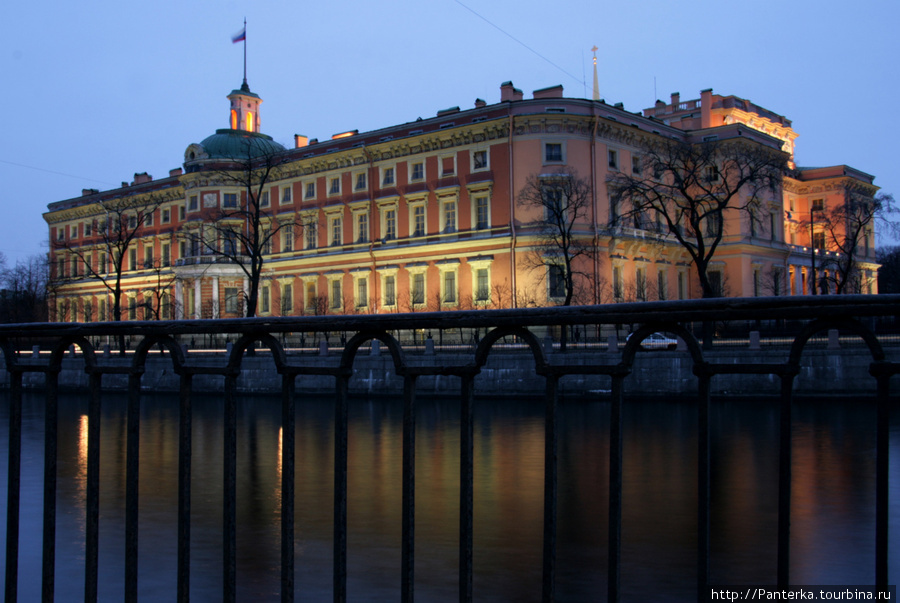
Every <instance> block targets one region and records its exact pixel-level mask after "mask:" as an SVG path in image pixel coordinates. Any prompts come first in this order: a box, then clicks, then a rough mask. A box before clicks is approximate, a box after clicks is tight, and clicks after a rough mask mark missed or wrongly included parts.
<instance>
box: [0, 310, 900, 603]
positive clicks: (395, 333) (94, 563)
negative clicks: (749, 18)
mask: <svg viewBox="0 0 900 603" xmlns="http://www.w3.org/2000/svg"><path fill="white" fill-rule="evenodd" d="M898 314H900V296H887V295H885V296H842V297H837V296H818V297H792V298H765V299H719V300H698V301H690V302H686V301H675V302H650V303H638V304H616V305H610V306H581V307H568V308H531V309H522V310H497V311H471V312H442V313H416V314H390V315H388V314H386V315H368V316H367V315H356V316H314V317H297V318H256V319H227V320H203V321H166V322H123V323H94V324H30V325H6V326H2V327H0V350H2V352H3V355H4V359H5V362H6V369H7V371H8V373H9V375H10V390H11V391H10V410H9V468H8V481H7V484H6V485H7V497H8V503H7V519H6V521H7V532H6V534H7V541H6V583H5V595H6V600H7V601H15V600H16V599H17V586H18V583H17V579H18V559H19V542H20V538H21V537H22V536H23V535H22V534H20V523H19V510H20V500H19V492H20V482H21V462H22V458H21V443H22V387H23V375H24V374H25V373H42V374H43V375H44V377H45V386H46V394H45V396H46V403H45V436H44V450H45V454H44V496H43V500H44V506H43V548H42V550H43V560H42V567H43V570H42V572H43V575H42V585H43V586H42V588H43V600H44V601H52V600H53V599H54V595H55V594H56V592H57V591H56V585H55V582H54V570H55V555H56V545H55V540H56V486H57V431H58V408H57V406H58V395H59V375H60V372H61V370H62V359H63V357H64V356H65V355H66V353H67V352H68V351H69V350H70V348H71V347H72V346H75V347H77V348H78V349H80V357H81V359H82V361H83V363H84V370H85V371H86V372H87V374H88V375H89V381H90V405H89V417H88V425H89V429H88V457H87V459H88V460H87V487H86V494H85V496H86V501H85V506H86V528H85V592H84V600H85V601H96V600H97V587H98V584H97V576H98V535H99V522H100V514H99V454H98V451H99V444H100V431H99V429H100V428H99V426H100V409H101V402H102V398H103V378H104V376H105V375H112V374H119V375H122V374H125V375H127V376H128V380H129V387H128V407H127V443H126V453H125V454H126V497H125V498H126V500H125V517H126V520H125V526H126V527H125V599H126V600H127V601H136V600H137V593H138V589H137V586H138V562H139V559H138V504H139V500H138V474H139V471H138V469H139V467H138V451H139V444H140V443H139V439H138V433H139V428H140V404H141V379H142V376H143V374H144V371H145V362H146V359H147V357H148V355H149V354H150V353H151V351H153V353H154V354H155V353H157V350H158V351H160V352H161V353H164V354H165V355H166V356H167V357H168V358H169V359H170V360H171V363H172V368H173V370H174V372H175V373H176V374H177V375H179V378H180V394H179V396H180V423H179V432H180V435H179V451H178V458H179V461H178V463H179V465H178V472H179V474H178V544H177V550H178V570H177V571H178V576H177V592H176V593H175V597H176V598H177V600H178V601H187V600H188V599H189V592H190V590H189V587H190V579H191V555H190V534H191V515H190V510H191V450H192V442H191V419H192V413H191V398H192V395H193V378H194V377H195V376H197V375H216V376H219V377H221V378H222V379H223V380H224V392H225V405H224V412H225V415H224V417H225V430H224V450H225V453H224V463H223V464H224V488H223V492H222V506H223V514H224V523H223V528H222V530H223V542H224V546H223V557H222V564H223V570H224V572H223V573H224V578H223V599H224V600H225V601H234V600H235V597H236V590H235V582H236V559H235V556H236V555H235V552H236V547H235V541H236V536H235V535H236V492H235V490H236V447H237V444H236V428H237V419H236V416H237V414H236V390H237V380H238V377H239V375H240V374H241V370H242V360H243V359H244V357H245V356H246V355H248V354H254V353H256V352H257V351H261V350H265V351H266V353H267V354H270V356H271V360H272V362H273V363H274V365H275V367H276V369H277V372H278V374H279V375H280V376H281V411H282V418H281V421H282V429H283V434H284V435H283V438H284V439H283V459H282V474H281V480H282V482H281V492H282V495H281V501H280V504H281V514H280V516H281V598H282V600H283V601H292V600H293V599H294V596H295V585H294V573H295V559H294V519H293V518H294V467H295V459H294V432H295V407H294V391H295V387H296V384H297V381H298V380H300V381H301V382H302V380H303V379H304V378H305V377H308V376H310V375H326V376H330V377H333V379H334V387H335V423H334V424H335V434H334V436H335V437H334V440H335V450H334V458H335V463H334V467H335V468H334V503H333V504H334V525H333V530H334V537H333V593H334V600H335V601H346V599H347V529H348V528H347V461H348V459H347V444H348V442H347V440H348V383H349V380H350V378H351V376H352V375H353V365H354V359H355V358H356V356H357V354H358V353H359V352H360V350H361V349H362V347H363V346H366V345H372V344H373V342H375V341H377V342H378V344H377V345H381V346H384V348H386V350H387V351H388V352H389V353H390V355H391V358H392V361H393V366H394V371H395V372H396V374H397V375H398V376H400V377H402V379H403V383H404V387H403V391H404V393H403V402H402V404H403V444H402V448H403V452H402V465H403V467H402V520H401V522H402V537H401V538H402V542H401V551H402V553H401V567H400V568H398V569H399V576H398V579H399V582H400V585H401V593H402V600H403V601H408V602H411V601H413V599H414V592H415V591H414V585H415V579H414V575H415V562H416V551H415V547H414V543H415V537H414V535H415V523H416V506H415V480H416V472H415V453H414V451H415V426H416V380H417V378H419V377H422V376H425V375H453V376H456V377H459V378H460V391H459V404H460V415H461V433H462V436H461V443H460V467H459V471H460V498H459V568H458V576H459V600H460V601H472V600H473V598H474V593H473V515H474V510H473V496H474V481H473V475H474V470H473V466H474V454H473V441H474V440H473V398H474V396H475V393H476V392H475V387H474V379H475V376H476V375H477V374H478V373H479V371H480V370H481V368H482V367H483V366H484V365H485V363H486V362H487V360H488V358H489V356H490V355H491V354H494V353H498V352H499V351H501V350H502V349H503V346H511V347H514V348H515V349H516V350H518V351H522V350H528V351H529V352H530V353H531V358H532V359H533V363H534V371H535V372H536V373H537V374H538V375H542V376H543V377H544V378H545V382H546V389H545V392H544V398H545V404H546V414H545V441H544V446H545V450H544V526H543V582H542V583H543V593H542V598H543V600H544V601H553V600H554V595H555V583H556V531H557V512H558V509H557V471H558V469H557V462H556V460H557V445H558V435H557V404H558V398H559V387H558V385H559V380H560V379H562V378H564V377H565V376H567V375H577V374H580V375H605V376H608V377H609V379H610V382H611V388H610V389H611V392H612V393H611V396H610V410H609V412H610V454H609V459H610V460H609V463H610V467H609V484H608V492H609V532H608V533H609V540H608V543H607V546H608V558H609V567H608V598H609V601H618V600H619V594H620V590H621V589H620V586H621V585H620V560H621V548H622V532H621V525H622V521H621V519H622V467H623V464H622V454H623V446H622V429H623V425H622V408H623V404H624V403H625V394H626V391H625V387H624V382H625V378H626V377H627V376H628V375H629V374H630V372H631V370H632V366H633V363H634V360H635V355H636V354H637V352H638V350H639V349H640V348H641V344H642V341H643V340H645V339H646V338H647V337H649V336H650V335H652V334H653V333H657V332H662V333H667V334H670V335H672V336H677V338H678V339H679V340H680V345H681V346H682V348H683V349H684V351H685V352H686V353H687V354H688V355H689V357H690V359H691V362H692V366H693V372H694V375H695V376H696V378H697V405H698V410H699V412H698V434H699V451H698V460H697V472H698V483H699V486H698V493H697V494H698V496H697V500H698V503H697V513H698V547H697V567H698V572H697V593H698V599H703V597H704V596H705V592H704V587H705V586H706V585H707V584H708V581H709V564H710V425H709V407H710V382H711V380H712V379H713V378H714V377H715V376H716V375H720V374H759V375H774V376H776V377H777V378H778V379H780V392H779V393H778V395H779V397H780V409H781V410H780V436H779V437H780V441H779V446H780V457H779V458H780V461H779V481H778V562H777V576H775V581H776V582H777V583H778V584H779V585H787V584H789V583H790V501H791V401H792V395H793V385H794V379H795V377H796V376H797V374H798V373H799V370H800V361H801V356H802V354H803V352H804V349H805V348H806V347H807V346H808V345H810V342H811V341H813V340H814V339H815V338H819V337H822V335H823V334H826V333H828V332H829V331H831V332H835V331H836V332H837V333H838V334H839V335H837V336H839V337H853V338H855V339H856V340H858V341H860V342H861V344H862V345H864V346H866V347H867V349H868V351H869V353H870V354H871V363H870V365H869V372H870V374H871V377H872V379H873V380H874V381H875V384H876V388H875V389H876V392H877V394H876V398H877V418H878V420H877V429H876V431H877V433H876V434H875V436H876V442H877V444H876V455H877V456H876V496H875V499H876V513H875V515H876V526H875V532H876V533H875V560H876V561H875V582H876V585H877V586H885V585H887V567H888V565H887V557H888V550H887V549H888V492H889V483H888V437H889V428H890V425H889V422H890V414H889V409H890V400H891V398H890V395H889V393H890V392H889V387H890V378H891V376H893V375H896V374H898V373H900V363H898V362H891V361H888V360H887V357H886V355H885V350H884V347H883V345H882V343H881V342H880V341H879V338H878V333H877V332H876V331H877V330H879V329H878V327H879V325H888V326H890V325H894V324H896V322H897V317H898ZM739 323H740V324H746V325H761V324H767V323H772V324H782V325H785V324H790V325H793V327H792V328H793V330H794V334H793V335H792V336H790V337H789V339H790V348H789V351H787V352H786V357H785V359H784V362H781V363H754V362H747V363H743V364H732V363H729V364H717V363H715V362H710V360H709V358H710V357H711V356H710V352H709V350H710V348H711V347H712V345H713V344H714V343H715V341H714V340H715V335H716V324H732V325H733V324H739ZM621 325H629V326H630V327H633V331H632V332H631V336H630V337H629V338H628V340H627V342H626V343H625V344H624V346H623V347H622V348H621V349H620V350H619V351H618V352H617V354H616V355H615V356H612V355H610V354H607V355H606V358H607V361H604V362H596V363H595V362H585V360H584V358H585V356H584V352H585V350H586V346H589V345H592V344H598V343H599V342H600V339H601V335H602V333H603V332H604V329H614V330H615V331H616V332H618V330H619V329H620V328H621ZM704 325H705V326H704ZM575 329H579V330H580V331H581V332H582V333H583V334H585V335H587V334H588V333H597V334H598V336H597V337H596V338H594V339H593V342H592V341H591V338H588V337H585V338H584V339H578V340H574V338H573V337H572V335H573V333H574V332H575ZM466 332H469V333H475V334H476V335H475V336H474V337H472V338H467V337H463V338H462V339H461V341H460V342H459V343H458V344H454V343H448V344H447V346H450V347H452V346H456V348H453V349H454V351H455V352H456V358H457V360H458V361H455V362H448V363H442V364H441V365H440V366H435V365H434V364H423V363H417V362H415V361H414V360H415V357H416V355H418V354H423V353H428V352H429V349H428V348H429V346H431V347H432V348H433V346H434V345H436V344H435V343H434V342H435V336H436V335H437V337H439V338H441V339H442V337H441V335H442V334H444V333H453V334H457V333H466ZM316 333H319V334H322V333H335V334H338V333H340V334H343V336H342V337H341V336H338V338H337V339H336V340H335V339H334V338H333V337H332V338H331V339H330V340H329V341H328V343H327V344H326V345H330V346H332V347H338V348H339V349H340V354H339V355H335V356H334V362H333V363H331V364H323V363H321V362H318V363H309V362H304V358H305V357H308V356H305V355H304V354H303V353H302V350H297V349H291V347H290V346H288V345H286V342H287V337H288V336H287V334H292V335H291V337H293V336H294V335H296V334H310V336H311V337H313V338H314V334H316ZM697 333H701V334H702V335H704V336H705V338H704V337H698V336H696V334H697ZM757 333H758V331H757ZM222 334H227V335H229V336H230V337H231V338H232V339H233V340H234V341H233V343H232V345H230V346H229V349H228V352H227V354H224V353H222V354H221V356H220V357H221V358H222V360H223V362H221V363H219V364H216V363H212V364H210V363H209V362H203V363H197V362H194V359H195V357H196V356H195V355H193V354H188V353H186V350H187V348H188V345H189V344H188V342H190V341H191V340H193V343H194V344H196V340H197V339H198V338H201V339H202V338H204V337H209V338H210V339H211V340H212V339H214V338H215V337H217V336H220V335H222ZM411 334H415V336H411ZM428 334H430V335H431V336H430V337H428ZM301 337H302V335H301ZM553 337H555V338H556V339H557V341H556V342H555V343H553V344H552V345H548V341H550V339H551V338H553ZM757 337H758V335H757ZM126 339H127V341H128V342H129V344H130V347H131V349H130V350H128V352H129V353H128V354H127V357H128V358H129V362H128V363H125V364H123V363H122V362H110V361H109V360H108V355H109V352H105V351H104V352H101V351H100V350H99V349H98V342H100V341H103V340H106V341H111V342H113V343H112V346H113V348H114V350H113V353H115V352H118V351H121V352H122V353H124V352H125V351H126V349H125V348H126V345H125V342H126ZM449 339H452V338H449ZM429 341H430V342H431V343H429ZM34 342H41V343H40V345H41V346H42V347H43V348H44V349H45V350H46V351H48V352H49V353H48V354H45V355H41V354H40V353H37V354H35V353H34V350H33V349H32V345H33V343H34ZM338 342H339V344H338ZM782 345H784V342H782ZM17 347H21V348H24V350H25V352H24V353H23V352H22V351H21V350H19V349H17ZM120 348H121V349H120ZM448 349H450V348H448ZM39 351H40V350H38V352H39ZM313 353H314V349H313ZM835 353H839V352H835ZM24 536H26V537H27V536H30V535H24Z"/></svg>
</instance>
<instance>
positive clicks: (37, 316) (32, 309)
mask: <svg viewBox="0 0 900 603" xmlns="http://www.w3.org/2000/svg"><path fill="white" fill-rule="evenodd" d="M4 263H5V259H4V258H2V254H0V265H2V264H4ZM48 274H49V271H48V265H47V257H46V256H45V255H33V256H30V257H28V258H26V259H24V260H17V261H16V264H15V265H14V266H11V267H9V268H6V267H3V268H2V270H0V283H2V287H3V288H2V291H0V322H5V323H8V322H13V323H22V322H43V321H46V320H47V280H48V279H47V277H48Z"/></svg>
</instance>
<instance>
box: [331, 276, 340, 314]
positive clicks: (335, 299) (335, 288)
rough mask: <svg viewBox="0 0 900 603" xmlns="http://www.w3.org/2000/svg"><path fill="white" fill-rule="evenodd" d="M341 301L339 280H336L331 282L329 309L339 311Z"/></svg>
mask: <svg viewBox="0 0 900 603" xmlns="http://www.w3.org/2000/svg"><path fill="white" fill-rule="evenodd" d="M341 301H342V299H341V279H339V278H336V279H333V280H332V281H331V309H332V310H339V309H340V308H341Z"/></svg>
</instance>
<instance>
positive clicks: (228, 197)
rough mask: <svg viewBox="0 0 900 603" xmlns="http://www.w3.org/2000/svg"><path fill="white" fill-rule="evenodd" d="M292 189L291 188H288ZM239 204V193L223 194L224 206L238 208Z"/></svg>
mask: <svg viewBox="0 0 900 603" xmlns="http://www.w3.org/2000/svg"><path fill="white" fill-rule="evenodd" d="M288 190H290V189H288ZM237 206H238V205H237V194H235V193H225V194H224V195H223V196H222V207H228V208H231V209H234V208H236V207H237Z"/></svg>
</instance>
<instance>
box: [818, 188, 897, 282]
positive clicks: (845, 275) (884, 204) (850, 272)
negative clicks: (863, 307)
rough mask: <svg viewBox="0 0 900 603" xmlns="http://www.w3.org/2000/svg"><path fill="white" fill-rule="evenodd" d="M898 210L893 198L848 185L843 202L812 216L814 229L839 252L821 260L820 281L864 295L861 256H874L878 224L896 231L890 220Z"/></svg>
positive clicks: (826, 244) (826, 242)
mask: <svg viewBox="0 0 900 603" xmlns="http://www.w3.org/2000/svg"><path fill="white" fill-rule="evenodd" d="M896 211H897V210H896V207H895V205H894V198H893V196H891V195H889V194H884V193H880V194H878V195H874V196H872V195H871V194H869V193H868V192H867V191H866V190H865V189H863V188H861V187H858V186H853V185H852V184H848V185H846V186H845V187H844V201H843V203H840V204H838V205H834V206H832V207H826V208H824V209H823V210H822V211H818V212H815V213H814V214H813V216H812V218H811V219H812V220H813V224H812V226H814V227H818V228H821V229H822V231H823V232H824V234H825V246H826V248H827V249H828V250H829V251H833V252H836V253H835V254H834V255H831V254H829V255H826V256H825V258H824V259H823V260H821V261H822V263H821V265H820V268H821V271H822V272H821V275H820V279H819V280H820V281H821V280H822V279H824V280H825V283H823V284H824V286H825V287H827V288H828V289H831V288H832V287H833V288H834V292H835V293H837V294H841V293H861V292H862V288H863V287H862V279H861V274H860V271H859V262H860V257H863V258H865V257H869V256H870V255H871V254H872V252H873V250H874V246H875V227H876V225H877V226H879V227H880V228H879V229H880V230H883V229H887V230H891V231H894V232H896V229H897V226H896V224H895V223H893V222H890V221H889V220H888V218H889V217H891V216H892V215H893V214H894V213H896ZM826 274H827V276H825V275H826Z"/></svg>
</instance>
